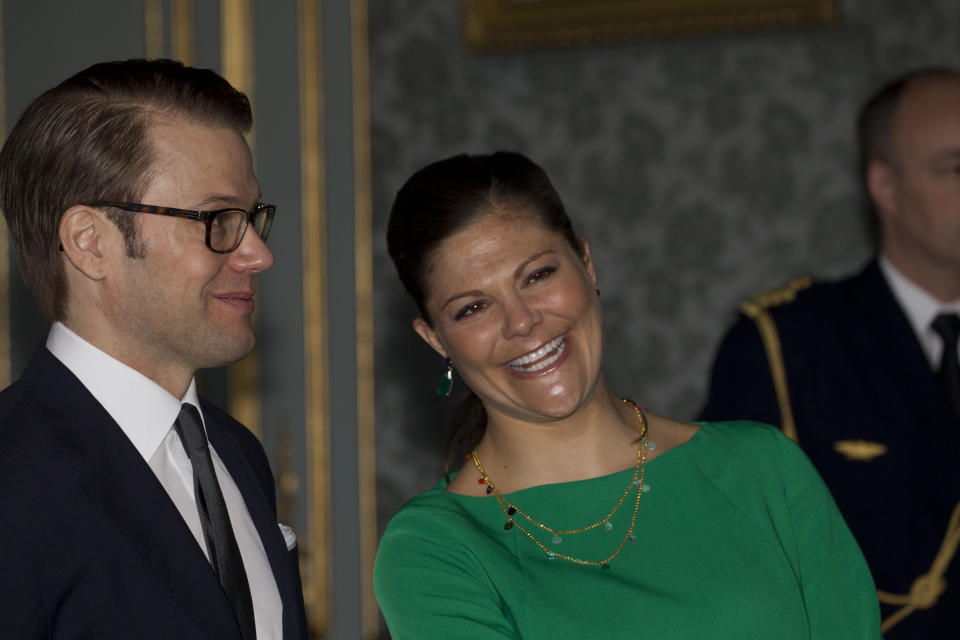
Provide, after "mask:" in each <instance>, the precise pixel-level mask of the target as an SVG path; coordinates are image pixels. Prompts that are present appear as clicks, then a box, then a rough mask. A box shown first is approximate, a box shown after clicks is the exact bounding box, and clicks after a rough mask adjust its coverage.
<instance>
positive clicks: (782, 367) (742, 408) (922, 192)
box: [703, 69, 960, 639]
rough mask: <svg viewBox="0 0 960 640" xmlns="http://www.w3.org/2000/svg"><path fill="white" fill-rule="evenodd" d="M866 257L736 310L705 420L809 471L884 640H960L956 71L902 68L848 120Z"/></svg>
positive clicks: (959, 122)
mask: <svg viewBox="0 0 960 640" xmlns="http://www.w3.org/2000/svg"><path fill="white" fill-rule="evenodd" d="M859 134H860V145H861V157H862V168H863V176H864V179H865V183H866V188H867V192H868V194H869V196H870V200H871V201H872V204H873V208H874V210H875V212H876V216H877V221H878V223H879V240H880V251H879V254H878V256H876V257H875V259H873V260H872V261H871V262H870V263H869V264H868V265H867V266H866V268H865V269H863V271H861V272H860V273H858V274H856V275H854V276H853V277H851V278H848V279H846V280H842V281H839V282H833V283H817V284H811V282H810V281H809V280H798V281H795V282H793V283H791V285H789V286H788V287H785V288H784V289H781V290H778V291H775V292H770V293H767V294H761V295H759V296H756V297H754V298H752V299H750V300H747V301H746V302H745V303H744V304H743V305H741V310H742V311H743V316H742V317H741V318H740V319H739V321H738V322H737V323H736V324H735V325H734V326H733V328H732V329H731V330H730V332H729V333H728V334H727V336H726V338H725V339H724V341H723V343H722V345H721V346H720V349H719V352H718V354H717V357H716V361H715V364H714V369H713V375H712V382H711V389H710V397H709V400H708V403H707V406H706V409H705V410H704V412H703V418H704V419H709V420H716V419H728V418H750V419H755V420H761V421H765V422H771V423H774V424H779V425H780V426H781V427H782V428H783V429H784V431H785V432H786V433H787V434H788V435H790V436H791V437H793V438H794V439H796V440H797V441H798V442H799V444H800V446H802V447H803V448H804V450H805V451H806V452H807V454H808V455H809V456H810V458H811V459H812V460H813V462H814V464H815V465H816V466H817V468H818V469H819V470H820V473H821V474H822V475H823V478H824V480H825V481H826V483H827V485H828V486H829V487H830V489H831V491H832V492H833V495H834V497H835V498H836V501H837V504H838V505H839V507H840V510H841V511H842V513H843V514H844V516H845V518H846V519H847V522H848V523H849V525H850V528H851V530H852V531H853V533H854V535H855V536H856V538H857V540H858V541H859V543H860V545H861V548H862V549H863V552H864V555H865V556H866V558H867V562H868V564H869V565H870V567H871V569H872V571H873V576H874V580H875V581H876V584H877V587H878V589H879V590H880V594H879V595H880V601H881V604H882V613H883V616H884V630H885V632H886V634H887V635H886V637H887V638H888V639H891V638H892V639H896V638H956V637H960V613H958V611H960V559H957V558H956V552H957V545H958V543H960V365H958V360H957V348H958V347H957V331H958V330H960V319H958V315H957V314H958V313H960V75H958V74H957V73H955V72H953V71H950V70H945V69H926V70H922V71H917V72H913V73H910V74H907V75H905V76H903V77H901V78H899V79H897V80H896V81H894V82H892V83H890V84H889V85H887V86H886V87H884V88H883V89H882V90H881V91H880V92H879V93H877V94H876V95H875V96H874V97H873V98H872V99H871V100H870V101H869V102H868V104H867V105H866V106H865V108H864V109H863V111H862V112H861V116H860V120H859Z"/></svg>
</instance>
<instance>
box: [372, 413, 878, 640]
mask: <svg viewBox="0 0 960 640" xmlns="http://www.w3.org/2000/svg"><path fill="white" fill-rule="evenodd" d="M633 472H634V470H633V469H629V470H625V471H621V472H618V473H614V474H612V475H609V476H603V477H600V478H593V479H589V480H582V481H578V482H567V483H560V484H552V485H544V486H539V487H532V488H529V489H525V490H522V491H517V492H516V493H513V494H510V495H509V496H508V497H509V499H510V501H511V502H512V503H513V504H515V505H517V506H518V507H519V508H520V509H522V510H524V511H526V512H527V513H529V514H530V515H531V516H533V517H535V518H537V519H538V520H540V521H541V522H544V523H546V524H548V525H550V526H551V527H553V528H554V529H573V528H577V527H583V526H585V525H588V524H592V523H593V522H595V521H597V520H598V519H600V518H601V517H603V516H604V515H605V514H606V513H607V512H608V511H609V510H610V509H611V508H612V507H613V505H614V504H615V503H616V501H617V500H618V499H619V497H620V495H622V493H623V491H624V489H625V488H626V487H627V485H628V484H630V481H631V479H632V477H633ZM645 474H646V484H648V485H649V490H648V491H646V492H645V493H644V494H643V496H642V498H641V500H640V507H639V511H638V515H637V520H636V525H635V527H634V529H635V533H636V537H637V540H636V541H635V542H627V544H626V546H625V547H624V548H623V551H621V553H620V554H619V555H618V556H617V557H616V558H615V559H614V560H612V561H611V562H610V568H609V569H608V570H603V569H601V568H600V567H598V566H580V565H575V564H573V563H570V562H567V561H565V560H561V559H550V558H548V557H547V554H546V553H545V552H544V551H543V550H542V549H541V548H540V547H538V546H537V545H536V544H534V543H533V542H532V541H531V540H530V539H529V538H527V536H525V535H524V534H523V532H522V531H519V530H518V529H517V527H513V528H511V529H504V523H505V522H506V516H505V515H504V513H503V511H501V509H500V507H499V506H498V504H497V501H496V500H495V499H494V498H493V497H489V496H488V497H468V496H461V495H457V494H453V493H448V492H446V491H444V489H445V487H446V483H445V482H440V483H439V484H438V485H437V486H436V487H434V488H433V489H432V490H430V491H428V492H426V493H424V494H422V495H420V496H418V497H416V498H414V499H412V500H411V501H409V502H408V503H407V504H406V505H404V507H403V508H401V509H400V511H398V512H397V514H396V515H395V516H394V517H393V519H392V520H391V521H390V524H389V525H388V527H387V530H386V532H385V533H384V536H383V539H382V540H381V542H380V548H379V551H378V553H377V561H376V569H375V578H374V584H375V588H376V593H377V599H378V601H379V604H380V607H381V609H382V611H383V615H384V618H385V619H386V622H387V626H388V628H389V629H390V632H391V635H392V637H393V639H394V640H406V639H408V638H411V639H413V638H415V639H417V640H427V639H430V638H437V639H440V638H443V639H444V640H446V639H450V638H456V639H472V638H476V639H478V640H479V639H483V640H496V639H501V638H514V639H515V638H524V639H526V640H534V639H541V638H542V639H551V640H561V639H571V640H573V639H576V640H584V639H592V638H600V639H604V640H614V639H618V638H641V639H643V638H650V639H657V640H663V639H673V638H676V639H687V638H691V639H692V638H698V639H700V638H704V639H706V638H709V639H710V640H724V639H731V640H733V639H736V640H743V639H749V640H756V639H765V638H770V639H776V640H784V639H790V640H793V639H796V640H800V639H803V638H810V639H816V640H820V639H825V638H838V639H840V638H842V639H844V640H855V639H860V638H869V639H870V640H876V639H878V638H880V615H879V608H878V604H877V596H876V591H875V589H874V586H873V581H872V579H871V577H870V573H869V571H868V569H867V566H866V563H865V562H864V559H863V556H862V554H861V553H860V549H859V548H858V547H857V545H856V543H855V542H854V540H853V537H852V536H851V534H850V532H849V530H848V529H847V526H846V524H845V523H844V521H843V519H842V517H841V516H840V514H839V512H838V511H837V508H836V506H835V505H834V503H833V500H832V498H831V497H830V494H829V492H828V491H827V489H826V487H825V486H824V484H823V482H822V481H821V480H820V477H819V476H818V475H817V472H816V471H815V470H814V468H813V466H812V465H811V464H810V462H809V461H808V460H807V458H806V457H805V456H804V454H803V453H802V452H801V451H800V449H799V448H798V447H797V446H796V445H794V443H793V442H791V441H789V440H788V439H786V438H785V437H784V436H783V435H781V434H780V432H779V431H777V430H775V429H774V428H773V427H769V426H767V425H761V424H757V423H752V422H727V423H703V424H702V425H701V429H700V430H699V431H697V433H696V434H695V435H694V436H693V437H692V438H691V439H690V440H689V441H688V442H687V443H686V444H684V445H681V446H679V447H676V448H674V449H671V450H670V451H665V452H664V453H663V454H661V455H660V456H658V457H656V458H654V459H653V460H651V461H650V462H648V463H647V464H646V471H645ZM877 489H878V490H882V487H878V488H877ZM634 501H635V494H632V493H631V495H630V496H628V497H627V499H626V500H625V501H624V503H623V505H622V506H621V507H620V509H619V510H618V511H617V513H616V514H615V516H614V517H613V518H612V519H611V523H612V524H613V525H614V526H613V529H611V530H605V529H604V528H603V527H597V528H596V529H593V530H591V531H589V532H586V533H580V534H572V535H567V536H562V539H561V541H560V543H559V544H554V543H553V540H552V539H553V535H552V534H549V533H546V532H541V533H542V534H543V535H539V536H538V539H539V540H540V541H541V542H542V543H543V544H544V545H545V546H546V547H548V548H553V547H555V548H556V550H557V551H559V552H561V553H564V554H567V555H570V556H573V557H577V558H585V559H590V560H600V559H603V558H605V557H607V556H609V555H610V553H612V552H613V550H615V549H616V547H617V545H618V544H620V541H621V540H622V539H623V536H624V533H625V531H626V529H627V528H629V523H630V517H631V515H632V513H633V505H634ZM518 521H519V522H522V523H523V522H524V521H522V520H518ZM524 526H525V528H526V529H527V530H528V531H531V532H534V531H536V529H535V527H531V526H527V525H526V523H524Z"/></svg>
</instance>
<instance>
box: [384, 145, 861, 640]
mask: <svg viewBox="0 0 960 640" xmlns="http://www.w3.org/2000/svg"><path fill="white" fill-rule="evenodd" d="M387 244H388V248H389V251H390V255H391V257H392V259H393V261H394V264H395V265H396V267H397V270H398V272H399V275H400V278H401V280H402V281H403V283H404V285H405V286H406V288H407V290H408V292H409V293H410V294H411V296H412V297H413V298H414V299H415V300H416V302H417V305H418V307H419V309H420V317H418V318H416V319H415V320H414V321H413V327H414V329H415V330H416V332H417V333H418V334H419V335H420V336H421V337H422V338H423V339H424V340H425V341H426V342H427V344H429V345H430V346H431V347H432V348H433V349H434V350H435V351H436V352H437V353H438V354H439V355H440V356H442V357H443V358H444V359H445V362H446V363H451V362H452V367H453V368H454V369H455V371H456V372H457V374H458V375H459V377H460V378H462V380H463V382H464V383H465V384H466V386H467V387H468V388H469V393H468V395H467V398H466V399H465V401H464V406H463V408H462V410H461V411H460V413H459V415H458V418H457V421H456V424H455V426H454V435H453V436H451V443H450V446H448V453H447V470H448V471H450V470H451V469H450V467H451V465H452V463H453V461H454V460H457V459H459V454H460V453H465V452H469V455H468V456H467V463H466V464H465V466H464V467H463V468H462V469H460V470H459V471H455V472H454V473H452V474H451V473H448V474H447V476H446V477H445V478H444V479H443V480H441V482H440V483H438V485H437V486H436V487H435V488H434V489H433V490H431V491H428V492H427V493H425V494H423V495H421V496H419V497H417V498H415V499H413V500H411V501H410V502H409V503H408V504H407V505H405V506H404V507H403V508H402V509H401V510H400V511H399V512H398V513H397V514H396V515H395V516H394V518H393V519H392V520H391V523H390V525H389V526H388V527H387V531H386V533H385V534H384V537H383V540H382V541H381V545H380V550H379V552H378V557H377V563H376V572H375V586H376V591H377V597H378V599H379V603H380V606H381V608H382V610H383V613H384V616H385V618H386V621H387V624H388V626H389V628H390V631H391V634H392V637H393V638H394V639H395V640H402V639H403V638H451V637H456V638H485V639H489V638H533V637H537V638H540V637H544V638H586V637H594V636H596V635H599V634H603V635H605V636H606V637H611V638H619V637H628V636H629V637H636V635H637V631H638V629H643V630H644V631H645V633H648V634H649V637H672V638H685V637H691V638H694V637H697V638H699V637H711V638H720V639H723V638H742V637H749V638H767V637H770V638H774V637H775V638H782V637H790V638H801V637H804V638H827V637H830V638H834V637H844V638H879V616H878V610H877V603H876V598H875V591H874V588H873V583H872V581H871V578H870V574H869V573H868V571H867V568H866V566H865V564H864V561H863V557H862V555H861V554H860V550H859V549H858V548H857V546H856V543H855V542H854V541H853V538H852V537H851V535H850V533H849V531H848V530H847V527H846V525H845V524H844V522H843V520H842V518H841V517H840V515H839V514H838V512H837V510H836V507H835V505H834V504H833V501H832V500H831V498H830V495H829V493H828V492H827V490H826V489H825V488H824V486H823V483H822V482H821V481H820V478H819V476H817V474H816V472H815V471H814V470H813V467H812V466H811V465H810V463H809V462H808V461H807V459H806V458H805V457H804V455H803V454H802V453H801V452H800V451H799V449H797V448H796V447H795V446H794V445H793V443H792V442H790V441H788V440H786V438H784V437H783V436H781V435H780V434H779V432H777V431H776V430H774V429H773V428H771V427H767V426H766V425H758V424H756V423H746V422H740V423H714V424H711V423H702V424H695V425H691V424H684V423H680V422H676V421H674V420H670V419H668V418H664V417H661V416H657V415H654V414H651V413H648V412H645V411H643V409H642V408H641V407H640V406H639V405H638V404H636V403H633V402H632V401H629V400H627V399H625V398H619V397H618V396H617V395H615V394H614V393H613V392H612V391H611V390H610V389H609V388H608V386H607V383H606V381H605V379H604V376H603V372H602V366H601V365H602V363H601V353H602V345H603V330H602V313H601V307H600V301H599V297H598V295H597V293H598V290H597V281H598V275H597V273H596V271H595V269H594V265H593V261H592V259H591V255H590V245H589V243H588V242H587V240H586V239H585V238H578V237H577V236H576V234H575V233H574V231H573V227H572V224H571V222H570V219H569V218H568V216H567V214H566V211H565V209H564V207H563V203H562V202H561V201H560V198H559V196H558V195H557V193H556V191H555V190H554V188H553V186H552V185H551V184H550V181H549V179H548V178H547V176H546V174H545V173H544V172H543V170H542V169H541V168H540V167H538V166H537V165H536V164H534V163H533V162H531V161H530V160H528V159H527V158H525V157H524V156H521V155H519V154H516V153H506V152H500V153H496V154H493V155H489V156H466V155H462V156H456V157H453V158H449V159H447V160H443V161H440V162H437V163H434V164H432V165H429V166H427V167H425V168H424V169H422V170H420V171H419V172H417V173H416V174H414V176H413V177H411V178H410V180H408V181H407V183H406V184H405V185H404V186H403V188H402V189H401V190H400V192H399V193H398V194H397V197H396V200H395V202H394V206H393V210H392V212H391V216H390V223H389V227H388V237H387ZM624 355H625V356H626V354H624ZM448 366H450V365H448Z"/></svg>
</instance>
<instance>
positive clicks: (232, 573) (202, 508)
mask: <svg viewBox="0 0 960 640" xmlns="http://www.w3.org/2000/svg"><path fill="white" fill-rule="evenodd" d="M173 426H174V428H175V429H176V430H177V435H179V436H180V441H181V442H182V443H183V448H184V449H185V450H186V452H187V456H188V457H189V458H190V464H191V465H192V466H193V490H194V494H195V495H196V499H197V511H198V512H199V513H200V524H201V526H202V527H203V537H204V539H205V540H206V542H207V551H209V553H210V564H212V565H213V570H214V571H216V573H217V575H218V576H219V577H220V584H222V585H223V589H224V591H226V592H227V597H228V598H229V599H230V603H231V604H232V605H233V611H234V613H235V614H236V616H237V621H238V622H239V623H240V631H241V633H242V634H243V638H244V640H256V637H257V628H256V625H255V624H254V618H253V599H252V598H251V597H250V585H249V584H248V583H247V572H246V571H245V570H244V568H243V558H242V557H241V556H240V548H239V547H238V546H237V539H236V538H235V537H234V535H233V527H232V526H231V525H230V514H229V513H227V504H226V502H224V500H223V493H222V492H221V491H220V483H219V482H217V476H216V473H215V472H214V470H213V460H212V459H211V458H210V448H209V446H207V435H206V433H204V431H203V423H202V422H201V420H200V412H199V411H198V410H197V408H196V407H195V406H193V405H192V404H189V403H184V404H183V405H182V406H181V407H180V415H179V416H177V421H176V422H174V423H173Z"/></svg>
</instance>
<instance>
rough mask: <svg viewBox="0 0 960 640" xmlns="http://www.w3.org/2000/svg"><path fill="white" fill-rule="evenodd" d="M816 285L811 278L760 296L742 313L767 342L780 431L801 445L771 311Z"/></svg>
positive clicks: (745, 305)
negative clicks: (778, 411)
mask: <svg viewBox="0 0 960 640" xmlns="http://www.w3.org/2000/svg"><path fill="white" fill-rule="evenodd" d="M812 283H813V280H812V279H811V278H809V277H804V278H797V279H796V280H793V281H792V282H790V283H789V284H787V285H786V286H785V287H781V288H780V289H775V290H773V291H768V292H765V293H758V294H757V295H755V296H753V297H751V298H748V299H747V300H744V301H743V302H741V303H740V311H742V312H743V314H744V315H746V316H747V317H748V318H750V319H751V320H753V322H754V323H755V324H756V325H757V330H758V331H759V332H760V337H761V338H762V339H763V348H764V350H765V351H766V352H767V362H768V363H769V364H770V374H771V376H772V377H773V388H774V391H775V392H776V394H777V404H778V405H779V407H780V429H781V431H783V434H784V435H785V436H787V437H788V438H790V439H791V440H793V441H794V442H797V425H796V423H795V422H794V420H793V409H792V408H791V406H790V387H789V386H787V368H786V366H785V365H784V362H783V349H782V348H781V347H780V334H779V333H777V325H776V323H775V322H774V321H773V316H772V315H770V312H769V311H768V309H769V308H770V307H776V306H779V305H782V304H786V303H787V302H792V301H793V300H794V299H795V298H796V297H797V292H798V291H801V290H803V289H806V288H807V287H809V286H810V285H811V284H812Z"/></svg>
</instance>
